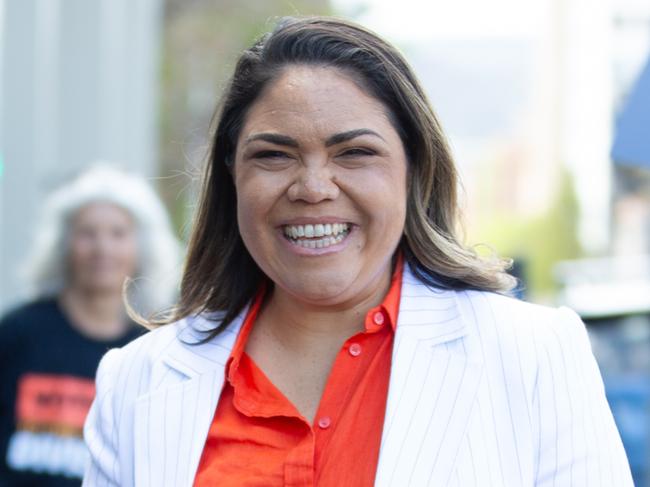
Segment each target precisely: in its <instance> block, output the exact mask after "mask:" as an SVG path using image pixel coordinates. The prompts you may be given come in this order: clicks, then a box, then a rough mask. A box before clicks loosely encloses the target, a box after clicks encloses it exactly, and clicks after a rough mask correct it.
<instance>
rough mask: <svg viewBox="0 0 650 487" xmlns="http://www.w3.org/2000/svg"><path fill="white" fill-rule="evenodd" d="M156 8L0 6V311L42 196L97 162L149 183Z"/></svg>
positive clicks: (14, 294)
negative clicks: (141, 176) (145, 177)
mask: <svg viewBox="0 0 650 487" xmlns="http://www.w3.org/2000/svg"><path fill="white" fill-rule="evenodd" d="M161 17H162V2H161V0H138V1H136V2H133V1H130V0H93V1H88V0H0V36H1V39H2V42H1V44H0V111H1V113H2V117H1V119H0V234H1V238H0V311H1V310H2V309H5V308H6V307H7V306H9V305H10V304H12V303H14V302H15V301H16V300H18V299H19V298H20V297H22V294H23V293H24V288H23V287H22V286H21V284H20V281H19V280H17V274H18V265H19V264H20V263H21V261H22V260H23V258H24V256H25V250H26V248H27V247H28V244H29V242H30V239H31V236H32V234H33V231H34V230H35V229H34V225H35V218H36V216H37V214H38V210H39V206H40V204H41V202H42V201H43V197H44V195H45V194H46V193H47V192H48V191H49V190H50V189H52V188H53V187H54V186H56V185H57V184H59V183H60V182H62V181H63V180H65V179H67V178H69V177H71V176H73V175H74V174H76V173H77V172H78V171H79V170H80V169H81V168H83V167H84V166H85V165H87V164H89V163H90V162H92V161H94V160H98V159H102V160H110V161H117V162H119V163H121V164H122V165H123V166H124V167H127V168H128V169H131V170H136V171H139V172H141V173H143V174H145V175H153V174H156V172H157V171H156V152H157V118H156V108H157V94H156V91H157V86H158V57H159V53H158V46H159V44H160V42H159V36H160V30H161V28H160V24H161Z"/></svg>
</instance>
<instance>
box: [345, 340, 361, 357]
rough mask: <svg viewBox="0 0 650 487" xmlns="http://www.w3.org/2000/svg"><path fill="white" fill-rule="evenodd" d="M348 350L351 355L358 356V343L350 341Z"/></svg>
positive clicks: (359, 351) (359, 348)
mask: <svg viewBox="0 0 650 487" xmlns="http://www.w3.org/2000/svg"><path fill="white" fill-rule="evenodd" d="M348 352H349V353H350V355H352V356H353V357H358V356H359V355H361V345H359V344H358V343H352V344H351V345H350V348H349V349H348Z"/></svg>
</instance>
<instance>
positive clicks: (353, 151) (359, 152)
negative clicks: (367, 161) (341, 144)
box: [340, 148, 375, 157]
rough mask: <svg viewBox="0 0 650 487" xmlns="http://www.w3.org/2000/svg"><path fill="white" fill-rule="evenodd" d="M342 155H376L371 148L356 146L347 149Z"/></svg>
mask: <svg viewBox="0 0 650 487" xmlns="http://www.w3.org/2000/svg"><path fill="white" fill-rule="evenodd" d="M340 155H341V156H342V157H363V156H374V155H375V152H374V151H372V150H370V149H361V148H354V149H348V150H345V151H343V152H342V153H341V154H340Z"/></svg>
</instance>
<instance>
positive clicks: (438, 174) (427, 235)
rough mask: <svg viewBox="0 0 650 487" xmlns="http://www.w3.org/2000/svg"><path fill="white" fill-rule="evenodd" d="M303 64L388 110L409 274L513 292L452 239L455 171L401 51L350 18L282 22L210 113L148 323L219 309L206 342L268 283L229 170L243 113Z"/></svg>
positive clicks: (491, 266) (496, 270) (489, 261)
mask: <svg viewBox="0 0 650 487" xmlns="http://www.w3.org/2000/svg"><path fill="white" fill-rule="evenodd" d="M299 64H303V65H304V64H310V65H319V66H329V67H334V68H337V69H342V70H345V71H346V72H347V73H349V74H351V75H353V76H354V77H355V78H356V79H358V80H359V82H361V83H363V84H364V86H366V87H367V88H368V89H369V90H370V92H371V93H372V94H373V95H374V96H375V97H376V98H377V99H378V100H380V101H381V102H382V103H383V104H384V105H385V107H386V108H387V111H388V113H389V116H390V117H391V122H392V123H393V124H394V126H395V128H396V130H397V131H398V133H399V135H400V137H401V139H402V143H403V144H404V147H405V149H406V153H407V157H408V161H409V191H408V202H407V215H406V225H405V228H404V235H403V237H402V241H401V243H400V248H401V251H402V252H403V253H404V256H405V259H406V261H407V263H408V265H409V266H410V268H411V270H412V271H413V273H414V274H415V275H416V276H417V277H418V278H419V279H420V280H422V281H423V282H424V283H425V284H427V285H429V286H434V287H439V288H440V287H442V288H448V289H480V290H489V291H497V292H503V291H507V290H509V289H511V288H512V287H513V285H514V283H515V280H514V278H512V277H511V276H509V275H508V274H507V273H506V272H505V269H506V268H507V266H508V264H509V263H508V261H505V260H501V259H498V258H495V257H492V258H481V257H479V256H478V255H477V254H476V253H475V252H474V251H472V250H470V249H468V248H465V247H464V246H463V245H462V244H461V242H460V241H459V240H458V238H457V237H456V232H457V228H456V227H457V221H458V204H457V200H456V199H457V195H456V191H457V184H458V180H457V173H456V168H455V166H454V162H453V160H452V157H451V154H450V151H449V148H448V146H447V142H446V140H445V136H444V134H443V132H442V129H441V127H440V124H439V123H438V120H437V119H436V116H435V115H434V113H433V111H432V109H431V107H430V104H429V102H428V100H427V98H426V95H425V94H424V91H423V90H422V88H421V86H420V84H419V83H418V81H417V79H416V78H415V76H414V74H413V72H412V70H411V68H410V67H409V66H408V64H407V63H406V61H405V60H404V58H403V57H402V56H401V54H400V53H399V52H398V51H397V50H396V49H395V48H394V47H393V46H391V45H390V44H388V43H387V42H386V41H384V40H382V39H381V38H380V37H378V36H377V35H376V34H374V33H372V32H370V31H369V30H367V29H365V28H363V27H361V26H359V25H356V24H354V23H351V22H348V21H344V20H339V19H334V18H323V17H308V18H285V19H282V20H281V21H280V22H279V23H278V25H277V27H276V28H275V30H274V31H273V32H271V33H270V34H267V35H266V36H264V37H262V38H261V39H260V40H259V41H257V42H256V43H255V44H254V45H253V46H252V47H251V48H250V49H248V50H246V51H244V53H243V54H242V55H241V57H240V58H239V61H238V62H237V65H236V68H235V72H234V74H233V76H232V78H231V79H230V82H229V84H228V86H227V88H226V90H225V93H224V96H223V98H222V101H221V104H220V108H219V110H218V112H217V113H216V116H215V132H214V137H213V141H212V149H211V151H210V154H209V160H208V162H207V166H206V168H205V174H204V180H203V186H202V190H201V195H200V201H199V205H198V210H197V214H196V217H195V221H194V225H193V230H192V234H191V238H190V242H189V250H188V255H187V260H186V264H185V270H184V274H183V279H182V283H181V290H180V301H179V304H178V306H177V307H176V308H175V309H174V310H173V313H172V314H171V315H170V316H169V317H168V318H167V319H163V320H159V321H158V322H154V323H152V324H165V323H169V322H172V321H175V320H178V319H180V318H183V317H185V316H188V315H191V314H196V313H201V312H205V311H209V312H219V316H220V319H219V320H216V321H215V328H214V329H213V330H212V332H211V333H210V334H209V336H208V337H207V339H210V338H212V337H213V336H215V335H217V334H218V333H219V332H220V331H221V330H223V329H224V328H225V327H226V326H227V325H228V324H229V323H230V322H231V321H232V320H233V319H234V318H235V317H236V316H237V314H238V313H239V312H240V311H241V310H242V309H243V307H244V306H245V305H246V303H247V302H248V301H249V300H250V299H251V298H252V297H253V295H254V294H255V292H256V290H257V289H258V288H259V286H260V285H261V284H262V283H264V281H268V278H267V277H266V276H265V275H264V274H263V273H262V271H261V270H260V269H259V267H258V266H257V264H256V263H255V262H254V261H253V259H252V257H251V256H250V254H249V253H248V251H247V250H246V247H245V246H244V243H243V241H242V239H241V236H240V234H239V229H238V225H237V218H236V214H237V211H236V207H237V199H236V193H235V186H234V182H233V178H232V175H231V169H232V165H233V164H234V155H235V149H236V145H237V140H238V138H239V133H240V130H241V128H242V126H243V123H244V119H245V117H246V113H247V111H248V109H249V108H250V106H251V105H252V104H253V103H255V101H256V100H257V99H258V98H259V96H260V94H261V93H262V91H263V90H264V88H265V87H266V86H268V84H269V83H271V82H272V81H273V80H274V79H275V78H277V76H278V74H279V73H280V72H281V71H282V70H283V69H284V68H286V67H287V66H290V65H299ZM268 284H272V283H268Z"/></svg>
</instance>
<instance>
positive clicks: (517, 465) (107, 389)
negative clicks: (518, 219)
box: [84, 18, 632, 487]
mask: <svg viewBox="0 0 650 487" xmlns="http://www.w3.org/2000/svg"><path fill="white" fill-rule="evenodd" d="M215 121H216V127H215V133H214V138H213V141H212V150H211V153H210V157H209V160H208V164H207V167H206V172H205V179H204V186H203V191H202V194H201V199H200V203H199V206H198V214H197V218H196V221H195V223H194V228H193V234H192V237H191V242H190V248H189V254H188V256H187V261H186V264H185V271H184V276H183V279H182V284H181V295H180V301H179V303H178V305H177V307H176V308H175V314H174V316H173V317H170V318H169V319H166V320H160V321H159V322H158V324H159V325H160V326H159V327H158V328H157V329H156V330H154V331H152V332H150V333H149V334H147V335H146V336H144V337H141V338H139V339H137V340H135V341H134V342H133V343H131V344H129V345H127V346H125V347H123V348H121V349H116V350H112V351H111V352H109V353H108V354H107V355H106V356H105V357H104V358H103V359H102V362H101V364H100V366H99V370H98V375H97V389H98V394H97V398H96V400H95V402H94V403H93V406H92V408H91V412H90V413H89V415H88V419H87V421H86V425H85V439H86V442H87V444H88V446H89V448H90V451H91V457H92V462H91V464H90V468H89V470H88V471H87V473H86V475H85V477H84V485H86V486H107V485H111V486H117V485H119V486H122V487H127V486H133V485H137V486H161V485H173V486H178V487H185V486H190V485H194V486H211V485H223V486H253V485H255V486H261V485H264V486H281V485H292V486H298V485H300V486H311V485H318V486H327V487H331V486H370V485H373V484H374V485H377V486H398V487H403V486H439V487H442V486H462V487H488V486H492V487H503V486H513V487H514V486H517V487H527V486H538V487H550V486H552V485H554V486H573V487H578V486H580V487H586V486H594V485H608V486H614V485H615V486H617V487H629V486H631V485H632V481H631V477H630V471H629V466H628V463H627V459H626V457H625V452H624V450H623V446H622V444H621V440H620V437H619V434H618V431H617V430H616V426H615V424H614V421H613V418H612V415H611V412H610V409H609V407H608V404H607V401H606V399H605V395H604V390H603V384H602V380H601V377H600V374H599V371H598V367H597V364H596V362H595V360H594V357H593V354H592V352H591V349H590V345H589V341H588V337H587V334H586V330H585V327H584V325H583V323H582V322H581V321H580V319H579V318H578V316H577V315H576V314H575V313H574V312H572V311H571V310H568V309H566V308H562V309H551V308H545V307H541V306H536V305H532V304H528V303H524V302H522V301H519V300H515V299H513V298H511V297H508V296H506V295H505V294H507V292H508V291H509V290H510V289H512V287H513V286H514V284H515V282H514V279H513V278H512V277H511V276H509V275H508V274H507V273H506V268H507V262H506V261H504V260H501V259H498V258H496V257H492V258H481V257H479V256H478V255H477V254H476V253H474V252H473V251H472V250H470V249H468V248H466V247H465V246H463V244H462V243H461V242H460V241H459V239H458V237H457V236H456V230H457V223H458V218H457V217H458V204H457V200H456V188H457V183H458V180H457V176H456V169H455V165H454V163H453V160H452V157H451V155H450V152H449V149H448V147H447V144H446V142H445V138H444V135H443V133H442V130H441V128H440V125H439V123H438V121H437V119H436V117H435V115H434V113H433V111H432V109H431V108H430V105H429V103H428V101H427V99H426V97H425V95H424V93H423V91H422V88H421V86H420V85H419V83H418V81H417V80H416V78H415V76H414V74H413V72H412V70H411V69H410V68H409V66H408V64H407V63H406V61H405V60H404V59H403V58H402V56H401V55H400V54H399V52H398V51H397V50H396V49H395V48H394V47H392V46H391V45H389V44H388V43H386V42H385V41H384V40H382V39H381V38H379V37H378V36H377V35H375V34H373V33H372V32H370V31H368V30H366V29H364V28H363V27H360V26H358V25H356V24H353V23H350V22H346V21H342V20H336V19H328V18H304V19H285V20H283V21H281V22H280V23H279V24H278V26H277V27H276V29H275V30H274V31H273V32H271V33H270V34H268V35H266V36H264V37H263V38H262V39H261V40H260V41H259V42H257V43H255V44H254V45H253V47H252V48H250V49H248V50H246V51H245V52H244V53H243V54H242V55H241V57H240V58H239V61H238V63H237V65H236V68H235V72H234V75H233V77H232V78H231V81H230V84H229V86H228V87H227V90H226V93H225V95H224V98H223V100H222V103H221V106H220V110H219V112H218V114H217V116H216V120H215Z"/></svg>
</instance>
